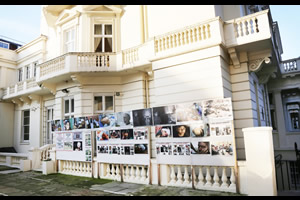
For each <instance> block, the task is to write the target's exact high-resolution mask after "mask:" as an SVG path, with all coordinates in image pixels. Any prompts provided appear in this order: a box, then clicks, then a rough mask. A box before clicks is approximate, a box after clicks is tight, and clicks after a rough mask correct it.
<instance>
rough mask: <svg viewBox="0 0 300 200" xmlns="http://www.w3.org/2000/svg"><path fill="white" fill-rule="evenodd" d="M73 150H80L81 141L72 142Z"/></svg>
mask: <svg viewBox="0 0 300 200" xmlns="http://www.w3.org/2000/svg"><path fill="white" fill-rule="evenodd" d="M73 151H82V141H74V142H73Z"/></svg>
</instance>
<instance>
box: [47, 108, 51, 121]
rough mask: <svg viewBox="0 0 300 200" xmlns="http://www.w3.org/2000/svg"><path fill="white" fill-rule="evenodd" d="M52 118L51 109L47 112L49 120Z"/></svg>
mask: <svg viewBox="0 0 300 200" xmlns="http://www.w3.org/2000/svg"><path fill="white" fill-rule="evenodd" d="M50 119H52V118H51V109H48V110H47V120H50Z"/></svg>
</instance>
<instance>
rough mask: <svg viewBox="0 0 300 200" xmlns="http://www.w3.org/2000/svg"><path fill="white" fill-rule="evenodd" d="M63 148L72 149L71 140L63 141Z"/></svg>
mask: <svg viewBox="0 0 300 200" xmlns="http://www.w3.org/2000/svg"><path fill="white" fill-rule="evenodd" d="M64 150H65V151H72V150H73V142H64Z"/></svg>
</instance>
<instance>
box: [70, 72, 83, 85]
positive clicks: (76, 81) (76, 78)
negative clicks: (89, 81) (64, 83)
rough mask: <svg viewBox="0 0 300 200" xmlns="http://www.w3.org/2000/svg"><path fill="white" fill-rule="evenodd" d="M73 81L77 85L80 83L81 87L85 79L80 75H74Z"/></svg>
mask: <svg viewBox="0 0 300 200" xmlns="http://www.w3.org/2000/svg"><path fill="white" fill-rule="evenodd" d="M71 79H72V81H74V82H75V83H78V84H80V85H83V78H82V76H80V75H78V74H73V75H71Z"/></svg>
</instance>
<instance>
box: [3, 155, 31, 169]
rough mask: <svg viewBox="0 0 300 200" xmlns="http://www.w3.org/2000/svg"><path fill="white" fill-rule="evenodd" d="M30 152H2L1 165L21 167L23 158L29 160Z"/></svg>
mask: <svg viewBox="0 0 300 200" xmlns="http://www.w3.org/2000/svg"><path fill="white" fill-rule="evenodd" d="M27 159H28V154H23V153H0V165H5V166H8V167H16V168H21V160H27Z"/></svg>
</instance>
